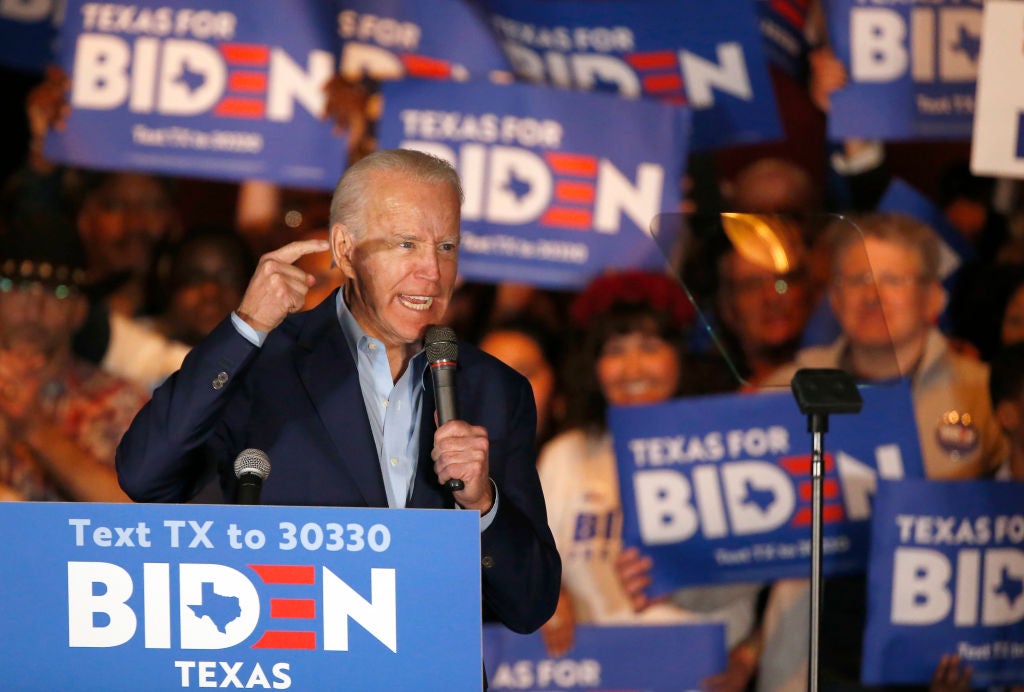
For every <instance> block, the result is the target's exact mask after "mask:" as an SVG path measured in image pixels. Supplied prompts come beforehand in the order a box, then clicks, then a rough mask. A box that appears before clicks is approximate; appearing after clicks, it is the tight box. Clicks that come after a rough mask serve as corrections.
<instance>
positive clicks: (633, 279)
mask: <svg viewBox="0 0 1024 692" xmlns="http://www.w3.org/2000/svg"><path fill="white" fill-rule="evenodd" d="M570 314H571V318H572V321H573V323H574V324H573V326H574V327H575V328H576V329H577V330H578V338H577V339H576V340H574V344H575V349H576V352H575V353H574V354H572V358H571V359H570V368H572V369H571V370H570V374H571V377H570V379H569V380H568V381H569V382H571V383H572V387H569V388H567V391H566V398H567V406H566V416H567V424H568V427H567V429H566V431H565V432H563V433H561V434H560V435H558V436H557V437H555V438H554V439H552V440H551V442H549V443H548V444H546V445H545V446H544V448H543V449H542V450H541V453H540V459H539V461H538V468H539V472H540V479H541V484H542V485H543V487H544V497H545V501H546V502H547V509H548V522H549V524H550V525H551V531H552V533H553V534H554V536H555V542H556V544H557V545H558V549H559V553H560V555H561V557H562V594H561V597H560V599H559V603H558V609H557V610H556V611H555V615H554V616H553V617H552V618H551V620H549V621H548V622H547V624H545V625H544V627H543V628H542V629H541V632H542V634H543V636H544V641H545V644H546V645H547V648H548V650H549V652H550V653H551V654H552V655H561V654H563V653H565V652H566V651H568V650H569V648H571V646H572V643H573V633H574V627H575V624H576V623H579V624H607V625H612V624H615V625H623V624H634V625H635V624H639V623H649V624H656V623H657V624H668V623H684V622H707V621H712V622H724V623H726V626H727V634H728V639H729V644H730V645H732V644H734V643H736V642H737V641H738V640H740V639H742V638H743V637H744V636H746V635H747V633H748V632H749V631H750V629H751V627H752V626H753V622H754V610H755V608H754V603H755V598H756V593H757V589H756V588H754V587H747V586H743V587H742V588H740V589H737V587H735V586H728V587H711V588H707V589H701V590H702V591H704V592H707V593H708V596H709V597H717V598H716V599H715V600H717V602H718V603H719V604H720V606H719V607H718V609H717V610H713V611H710V612H702V613H697V612H694V611H689V610H685V609H683V608H680V607H678V606H676V605H674V604H673V603H670V602H661V603H656V604H653V605H651V606H649V607H647V608H645V609H644V610H643V611H642V612H639V613H637V612H634V610H633V606H632V604H631V602H630V599H629V597H628V596H627V594H626V592H625V591H624V590H623V587H622V586H621V584H620V581H619V578H618V576H617V575H616V571H615V560H616V558H617V557H618V555H619V553H620V551H621V548H622V539H621V529H622V505H621V502H620V497H619V484H618V476H617V473H616V465H615V453H614V449H613V445H612V439H611V435H610V433H609V432H608V429H607V424H606V419H605V414H606V411H607V408H608V406H609V405H617V406H623V405H636V404H654V403H658V402H661V401H665V400H666V399H669V398H672V397H675V396H680V395H682V394H684V393H685V387H684V374H685V373H686V372H687V369H686V367H685V365H684V358H685V353H684V349H683V343H684V337H685V335H686V331H687V329H688V327H689V325H690V324H691V322H692V321H693V318H694V310H693V308H692V306H691V304H690V302H689V300H688V299H687V297H686V295H685V294H684V293H683V291H682V289H681V288H680V287H679V285H678V284H677V283H676V282H675V281H674V280H673V279H670V278H669V277H667V276H665V275H663V274H656V273H648V272H638V271H631V272H624V273H620V274H611V275H606V276H602V277H600V278H598V279H596V280H594V281H593V282H592V283H591V284H590V286H588V287H587V289H586V290H585V291H583V293H581V294H580V296H579V297H578V298H577V299H576V301H575V302H574V303H573V304H572V306H571V310H570ZM580 527H590V528H591V529H592V530H586V531H583V530H580ZM725 590H728V591H729V592H728V593H726V592H725ZM708 600H709V601H710V600H711V599H710V598H709V599H708Z"/></svg>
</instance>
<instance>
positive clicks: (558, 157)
mask: <svg viewBox="0 0 1024 692" xmlns="http://www.w3.org/2000/svg"><path fill="white" fill-rule="evenodd" d="M544 160H545V161H547V162H548V166H549V167H550V168H551V170H552V171H554V173H555V175H571V176H575V177H577V178H596V177H597V159H596V158H595V157H593V156H585V155H583V154H566V153H562V152H557V151H548V152H545V153H544Z"/></svg>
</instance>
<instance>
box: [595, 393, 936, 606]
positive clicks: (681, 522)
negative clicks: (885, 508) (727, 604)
mask: <svg viewBox="0 0 1024 692" xmlns="http://www.w3.org/2000/svg"><path fill="white" fill-rule="evenodd" d="M861 396H862V398H863V400H864V405H863V409H862V411H861V412H860V413H859V414H857V415H834V416H832V417H831V418H830V419H829V432H828V434H827V435H826V436H825V473H824V481H823V484H822V485H823V493H822V497H823V502H822V504H823V507H822V510H823V511H822V520H823V525H824V540H823V543H824V557H823V562H824V570H825V573H826V574H842V573H854V572H863V571H864V569H865V566H866V564H867V553H868V537H869V529H870V519H871V497H872V495H873V493H874V489H875V485H876V483H877V481H878V479H879V478H904V477H911V478H920V477H923V476H924V471H923V467H922V463H921V452H920V444H919V442H918V434H917V426H916V424H915V421H914V415H913V409H912V406H911V400H910V389H909V387H908V386H907V384H906V383H902V384H898V385H891V386H880V387H873V388H867V389H864V390H862V391H861ZM609 422H610V426H611V430H612V436H613V437H614V440H615V456H616V460H617V464H618V470H619V487H620V489H621V495H622V512H623V527H622V536H623V543H625V544H627V545H635V546H638V547H639V548H640V551H641V552H642V553H645V554H647V555H649V556H651V557H652V558H653V561H654V569H653V571H652V574H651V576H652V585H651V588H650V593H651V595H655V596H657V595H661V594H665V593H669V592H671V591H674V590H675V589H678V588H679V587H681V586H690V585H699V584H714V583H726V582H761V581H772V580H775V579H785V578H790V577H806V576H807V575H808V569H809V564H810V562H809V556H810V536H811V520H812V514H811V510H812V492H811V491H812V478H811V471H810V466H811V463H810V453H811V442H812V440H811V436H810V435H809V434H808V433H807V419H806V417H805V416H803V415H802V414H801V413H800V411H799V409H798V408H797V404H796V401H795V399H794V397H793V395H792V394H791V393H790V392H788V391H776V392H760V393H748V394H725V395H716V396H709V397H691V398H686V399H676V400H673V401H669V402H666V403H663V404H656V405H652V406H637V407H615V408H613V409H612V410H611V412H610V414H609Z"/></svg>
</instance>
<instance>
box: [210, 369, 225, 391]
mask: <svg viewBox="0 0 1024 692" xmlns="http://www.w3.org/2000/svg"><path fill="white" fill-rule="evenodd" d="M227 382H228V374H227V373H226V372H223V371H221V372H218V373H217V376H216V377H214V378H213V382H211V383H210V386H211V387H213V388H214V389H223V387H224V385H225V384H227Z"/></svg>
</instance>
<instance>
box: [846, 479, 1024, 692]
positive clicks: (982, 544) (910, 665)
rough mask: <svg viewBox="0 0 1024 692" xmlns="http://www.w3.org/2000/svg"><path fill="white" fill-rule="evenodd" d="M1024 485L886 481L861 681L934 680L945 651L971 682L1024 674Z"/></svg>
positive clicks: (875, 529)
mask: <svg viewBox="0 0 1024 692" xmlns="http://www.w3.org/2000/svg"><path fill="white" fill-rule="evenodd" d="M1022 495H1024V483H1021V482H1005V483H1001V482H998V481H963V482H956V483H951V482H945V483H942V482H936V481H921V480H915V481H911V480H906V481H900V482H884V483H880V484H879V487H878V494H877V495H876V497H875V514H874V519H873V521H872V524H871V526H872V529H871V530H872V538H871V563H870V569H869V571H868V619H867V628H866V629H865V632H864V657H863V665H862V672H861V679H862V680H863V681H864V682H865V683H867V684H881V683H890V684H895V683H916V684H926V683H928V682H930V681H931V679H932V675H933V674H934V673H935V668H936V666H937V665H938V663H939V658H940V657H941V656H942V655H943V654H958V655H959V656H960V661H961V663H962V665H967V666H971V668H973V674H972V677H971V687H972V688H983V687H984V688H987V687H988V686H990V685H1000V684H1014V683H1015V684H1020V683H1022V682H1024V598H1022V594H1024V550H1022V549H1021V544H1022V543H1024V513H1022V512H1021V502H1020V499H1021V497H1022Z"/></svg>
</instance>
